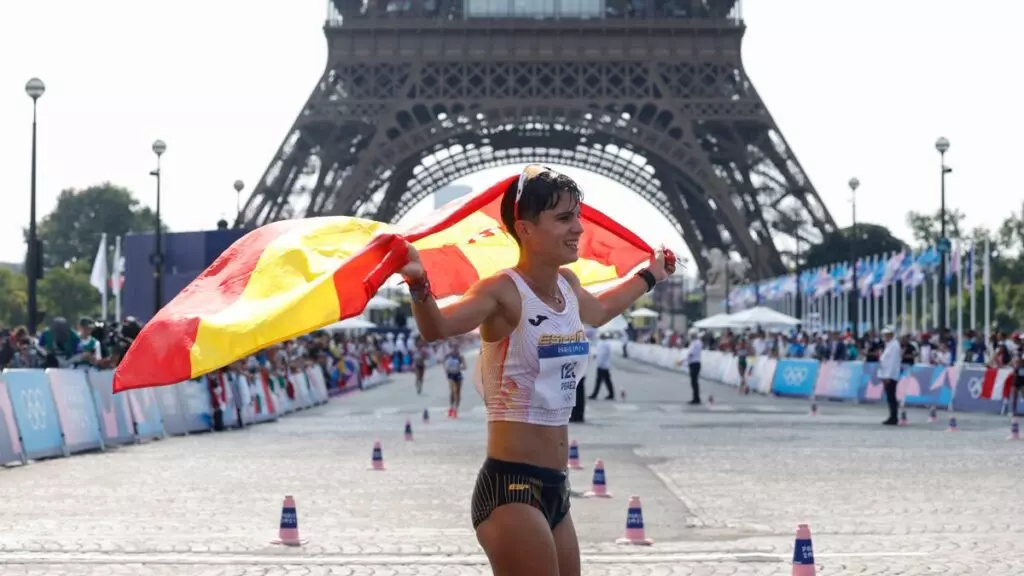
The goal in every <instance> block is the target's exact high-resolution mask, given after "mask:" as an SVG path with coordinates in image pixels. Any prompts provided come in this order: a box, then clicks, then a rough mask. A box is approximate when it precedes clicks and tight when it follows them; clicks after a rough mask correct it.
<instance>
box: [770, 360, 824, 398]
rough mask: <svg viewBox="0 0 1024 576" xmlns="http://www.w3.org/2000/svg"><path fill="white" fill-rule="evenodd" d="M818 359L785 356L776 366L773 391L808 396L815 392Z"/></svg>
mask: <svg viewBox="0 0 1024 576" xmlns="http://www.w3.org/2000/svg"><path fill="white" fill-rule="evenodd" d="M818 370H819V364H818V361H817V360H804V359H791V358H784V359H782V360H779V363H778V365H777V366H776V367H775V376H774V378H772V392H773V393H775V394H777V395H779V396H799V397H803V398H806V397H808V396H810V395H811V394H813V393H814V385H815V383H816V382H817V380H818Z"/></svg>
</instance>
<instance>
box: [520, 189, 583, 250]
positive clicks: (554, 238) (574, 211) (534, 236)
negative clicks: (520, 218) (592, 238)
mask: <svg viewBox="0 0 1024 576" xmlns="http://www.w3.org/2000/svg"><path fill="white" fill-rule="evenodd" d="M523 224H524V225H525V226H523V227H522V229H521V230H520V234H519V237H520V238H521V239H522V240H523V247H524V248H526V249H527V250H529V251H530V252H531V253H532V254H535V255H537V256H540V257H541V258H542V259H543V260H544V261H546V262H550V263H552V264H555V265H558V266H562V265H564V264H570V263H572V262H575V261H576V260H579V257H580V253H579V242H580V236H582V235H583V223H582V222H581V221H580V205H579V203H577V202H574V201H573V199H572V196H571V195H570V194H568V193H562V194H559V195H558V203H557V204H555V207H554V208H552V209H551V210H545V211H544V212H541V213H540V216H538V217H537V222H536V223H533V222H523Z"/></svg>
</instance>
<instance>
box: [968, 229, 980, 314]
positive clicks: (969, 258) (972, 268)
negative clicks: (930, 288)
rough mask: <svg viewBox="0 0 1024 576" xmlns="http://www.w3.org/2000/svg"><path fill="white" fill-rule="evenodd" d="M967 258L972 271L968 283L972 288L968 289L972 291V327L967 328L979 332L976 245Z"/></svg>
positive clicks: (972, 247)
mask: <svg viewBox="0 0 1024 576" xmlns="http://www.w3.org/2000/svg"><path fill="white" fill-rule="evenodd" d="M967 258H968V262H967V266H969V267H970V270H968V271H967V273H968V274H969V275H970V277H969V278H968V280H967V281H968V282H969V283H970V288H968V289H969V290H970V291H971V323H970V325H969V326H968V327H967V328H968V329H969V330H977V329H978V320H977V316H976V314H977V312H976V308H977V304H975V301H976V300H977V297H976V296H975V293H976V291H975V289H974V279H975V278H977V275H976V274H975V273H974V270H975V266H974V261H975V258H974V244H971V250H970V252H968V253H967Z"/></svg>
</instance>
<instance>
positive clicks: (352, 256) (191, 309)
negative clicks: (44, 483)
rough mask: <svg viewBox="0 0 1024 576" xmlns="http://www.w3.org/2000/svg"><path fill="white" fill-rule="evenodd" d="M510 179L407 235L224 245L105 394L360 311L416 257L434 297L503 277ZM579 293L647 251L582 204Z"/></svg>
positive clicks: (197, 368) (345, 226) (342, 221)
mask: <svg viewBox="0 0 1024 576" xmlns="http://www.w3.org/2000/svg"><path fill="white" fill-rule="evenodd" d="M514 180H515V177H513V178H509V179H506V180H504V181H502V182H499V183H498V184H496V185H494V186H492V187H491V188H489V189H487V190H485V191H483V192H480V193H477V194H474V195H471V196H467V197H465V198H462V199H460V200H456V201H454V202H451V203H450V204H448V205H446V206H444V207H442V208H440V209H438V210H437V211H435V212H434V213H432V214H431V215H430V216H428V217H427V218H426V219H425V220H424V221H423V222H420V223H418V224H416V225H413V226H401V227H399V226H394V225H390V224H383V223H380V222H374V221H371V220H364V219H360V218H349V217H344V216H337V217H321V218H309V219H304V220H286V221H282V222H275V223H273V224H268V225H266V226H263V227H262V228H259V229H257V230H253V231H252V232H249V233H248V234H246V235H245V236H244V237H242V238H240V239H239V240H238V241H237V242H235V243H234V244H232V245H231V247H229V248H228V249H227V250H225V251H224V253H223V254H221V255H220V257H218V258H217V260H216V261H214V263H213V264H211V265H210V267H209V268H207V269H206V270H205V271H204V272H203V273H202V274H200V275H199V277H198V278H196V279H195V280H194V281H192V283H191V284H189V285H188V286H187V287H186V288H185V289H184V290H182V291H181V293H180V294H178V295H177V296H176V297H175V298H174V299H173V300H172V301H171V302H170V303H169V304H167V305H166V306H165V307H164V308H162V309H161V310H160V311H159V312H158V313H157V314H156V316H155V317H154V318H153V319H152V320H150V321H149V322H148V323H147V324H146V326H145V327H144V328H143V329H142V332H141V333H140V334H139V337H138V338H137V339H136V340H135V343H134V344H133V345H132V347H131V349H130V350H129V352H128V354H127V355H126V356H125V357H124V359H123V360H122V362H121V364H120V366H118V368H117V371H116V372H115V373H114V392H121V391H124V390H130V389H133V388H145V387H149V386H161V385H167V384H175V383H178V382H181V381H184V380H188V379H189V378H195V377H198V376H201V375H203V374H206V373H207V372H210V371H212V370H216V369H218V368H221V367H223V366H226V365H228V364H230V363H232V362H234V361H236V360H239V359H241V358H245V357H246V356H248V355H249V354H252V353H254V352H257V351H259V350H261V349H263V348H266V347H267V346H270V345H272V344H276V343H278V342H282V341H284V340H288V339H291V338H295V337H297V336H301V335H303V334H308V333H309V332H312V331H313V330H316V329H318V328H321V327H323V326H326V325H328V324H332V323H334V322H337V321H338V320H343V319H345V318H350V317H352V316H355V315H357V314H359V313H361V312H362V311H363V309H364V308H365V307H366V304H367V302H369V300H370V298H372V297H373V295H374V294H376V293H377V290H379V289H380V287H381V286H382V285H383V284H384V282H385V281H386V280H387V279H388V278H389V277H390V276H392V275H393V274H395V273H397V272H398V270H400V269H401V268H402V266H404V265H405V263H406V262H407V257H408V255H407V251H406V249H405V241H408V242H410V243H411V244H412V245H413V246H415V247H416V249H417V250H418V251H419V254H420V259H421V260H422V262H423V266H424V268H425V269H426V270H427V272H428V273H429V275H430V284H431V288H432V290H433V292H434V295H435V297H437V298H443V297H445V296H452V295H458V294H463V293H465V291H466V290H468V289H469V288H470V286H472V285H473V284H474V283H475V282H476V281H477V280H478V279H480V278H486V277H487V276H490V275H492V274H494V273H495V272H498V271H499V270H502V269H504V268H509V267H512V266H514V265H515V264H516V261H517V260H518V255H519V250H518V247H517V246H516V243H515V240H513V239H512V237H511V236H509V235H507V234H506V233H505V232H504V231H503V229H502V226H501V210H500V209H501V197H502V194H503V193H504V192H505V189H506V188H507V187H508V186H509V184H511V183H512V182H513V181H514ZM581 217H582V220H583V221H584V222H583V227H584V233H583V237H582V238H581V239H580V244H579V252H580V259H579V260H578V261H577V262H575V263H574V264H572V265H570V266H569V268H570V269H572V270H573V272H575V273H576V275H577V276H579V278H580V281H581V282H582V283H583V284H584V285H593V284H600V283H602V282H607V281H609V280H614V279H616V278H621V277H622V276H624V275H626V274H628V273H629V272H630V271H631V270H633V269H634V268H635V267H636V266H638V265H639V264H641V263H643V262H644V261H646V260H647V259H648V258H650V256H651V254H652V252H653V251H652V249H651V247H650V246H648V245H647V243H646V242H644V241H643V240H641V239H640V238H639V237H638V236H636V235H635V234H633V233H632V232H630V231H629V230H627V229H626V228H624V227H622V226H621V225H619V224H618V223H617V222H615V221H614V220H612V219H611V218H609V217H608V216H606V215H604V214H602V213H601V212H598V211H597V210H595V209H593V208H591V207H589V206H587V205H585V204H584V205H583V206H582V207H581Z"/></svg>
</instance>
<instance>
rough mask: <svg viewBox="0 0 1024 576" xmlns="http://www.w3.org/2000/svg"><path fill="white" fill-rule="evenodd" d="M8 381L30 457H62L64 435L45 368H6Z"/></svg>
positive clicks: (16, 419) (12, 401)
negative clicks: (43, 369) (44, 371)
mask: <svg viewBox="0 0 1024 576" xmlns="http://www.w3.org/2000/svg"><path fill="white" fill-rule="evenodd" d="M4 380H6V381H7V390H8V392H9V395H10V400H11V407H12V408H13V409H14V418H15V421H16V422H17V423H18V430H19V431H20V432H21V439H22V444H23V448H24V450H25V455H26V456H27V457H28V458H44V457H47V456H59V455H61V454H63V453H64V438H63V436H62V435H61V429H60V423H59V421H58V420H57V406H56V404H55V403H54V400H53V392H52V391H51V390H50V382H49V380H48V379H47V377H46V374H45V373H43V371H41V370H6V371H4Z"/></svg>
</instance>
